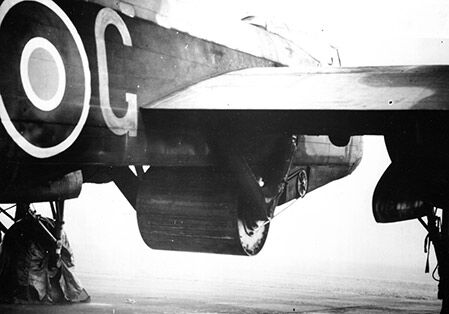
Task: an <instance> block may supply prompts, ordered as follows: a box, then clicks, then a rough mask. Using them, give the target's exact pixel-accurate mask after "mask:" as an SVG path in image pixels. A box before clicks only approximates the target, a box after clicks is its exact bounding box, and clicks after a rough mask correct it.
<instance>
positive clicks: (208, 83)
mask: <svg viewBox="0 0 449 314" xmlns="http://www.w3.org/2000/svg"><path fill="white" fill-rule="evenodd" d="M448 87H449V66H445V65H444V66H443V65H432V66H391V67H358V68H325V69H316V70H301V69H295V68H253V69H246V70H240V71H235V72H230V73H227V74H224V75H220V76H217V77H214V78H211V79H208V80H205V81H202V82H200V83H197V84H195V85H192V86H190V87H188V88H186V89H184V90H181V91H178V92H176V93H174V94H172V95H170V96H168V97H165V98H163V99H161V100H158V101H156V102H153V103H151V104H148V105H146V106H144V107H143V109H178V110H191V109H194V110H195V109H196V110H203V109H205V110H300V111H301V110H318V111H320V110H326V111H327V110H333V111H334V110H343V111H353V110H356V111H359V110H364V111H365V110H366V111H372V110H374V111H385V110H388V111H391V110H399V111H404V110H405V111H410V110H420V109H424V110H449V88H448Z"/></svg>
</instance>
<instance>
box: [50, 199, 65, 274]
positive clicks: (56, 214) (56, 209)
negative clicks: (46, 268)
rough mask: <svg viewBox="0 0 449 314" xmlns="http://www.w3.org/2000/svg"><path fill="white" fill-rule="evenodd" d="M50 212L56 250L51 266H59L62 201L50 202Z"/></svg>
mask: <svg viewBox="0 0 449 314" xmlns="http://www.w3.org/2000/svg"><path fill="white" fill-rule="evenodd" d="M50 207H51V212H52V214H53V219H54V220H55V240H56V250H55V255H54V259H53V260H52V261H51V266H58V267H59V266H60V265H59V264H60V259H61V250H62V227H63V226H64V201H56V202H50Z"/></svg>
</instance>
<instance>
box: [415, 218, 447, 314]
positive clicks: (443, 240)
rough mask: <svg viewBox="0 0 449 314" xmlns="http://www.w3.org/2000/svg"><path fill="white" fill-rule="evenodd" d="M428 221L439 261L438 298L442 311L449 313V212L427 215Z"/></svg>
mask: <svg viewBox="0 0 449 314" xmlns="http://www.w3.org/2000/svg"><path fill="white" fill-rule="evenodd" d="M420 221H421V222H422V220H420ZM427 221H428V224H427V225H426V228H427V230H428V231H429V238H430V240H431V241H432V242H433V247H434V249H435V255H436V258H437V262H438V275H439V283H438V299H440V300H442V306H441V313H449V212H447V211H446V210H442V215H441V219H439V218H438V216H436V214H434V213H432V214H431V215H429V216H427Z"/></svg>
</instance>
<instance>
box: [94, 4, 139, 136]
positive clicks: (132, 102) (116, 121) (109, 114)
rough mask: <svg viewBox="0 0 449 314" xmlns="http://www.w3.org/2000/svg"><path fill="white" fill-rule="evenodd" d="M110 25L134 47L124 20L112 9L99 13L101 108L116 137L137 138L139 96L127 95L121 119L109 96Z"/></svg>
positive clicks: (124, 41) (97, 24)
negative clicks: (107, 39)
mask: <svg viewBox="0 0 449 314" xmlns="http://www.w3.org/2000/svg"><path fill="white" fill-rule="evenodd" d="M109 25H113V26H115V27H116V28H117V29H118V31H119V32H120V35H121V36H122V40H123V44H124V45H125V46H127V47H132V41H131V35H130V34H129V30H128V28H127V27H126V24H125V22H124V21H123V19H122V18H121V17H120V16H119V15H118V14H117V12H115V11H114V10H112V9H109V8H104V9H102V10H101V11H100V12H98V15H97V19H96V21H95V40H96V44H97V58H98V82H99V90H100V106H101V112H102V113H103V117H104V120H105V122H106V125H107V126H108V128H109V129H110V130H111V131H112V132H113V133H114V134H116V135H125V134H129V136H132V137H135V136H137V95H135V94H131V93H126V101H127V103H128V110H127V112H126V114H125V116H123V117H121V118H119V117H117V116H116V115H115V113H114V111H112V107H111V101H110V98H109V96H110V94H109V74H108V61H107V56H106V43H105V38H104V37H105V31H106V28H107V27H108V26H109Z"/></svg>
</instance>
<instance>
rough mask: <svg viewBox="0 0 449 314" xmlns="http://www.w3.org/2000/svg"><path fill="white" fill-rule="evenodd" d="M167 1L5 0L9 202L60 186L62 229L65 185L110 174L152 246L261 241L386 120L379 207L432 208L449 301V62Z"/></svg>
mask: <svg viewBox="0 0 449 314" xmlns="http://www.w3.org/2000/svg"><path fill="white" fill-rule="evenodd" d="M171 14H172V12H171V7H170V2H168V1H162V0H147V1H144V0H127V1H108V0H83V1H82V0H78V1H74V0H71V1H65V0H54V1H52V0H4V1H2V2H1V4H0V58H1V62H0V68H1V71H0V119H1V126H0V152H1V154H0V156H1V157H0V158H1V162H0V168H1V176H0V185H1V189H0V203H5V204H16V213H15V217H13V218H14V219H15V220H19V219H21V218H23V217H24V216H25V215H27V214H28V211H29V205H30V204H32V203H36V202H49V203H50V204H51V207H52V209H53V212H54V216H55V230H56V232H55V233H54V234H53V235H52V236H53V237H54V238H55V240H56V243H60V241H61V229H62V225H63V220H64V217H63V214H64V201H65V200H67V199H72V198H76V197H78V196H79V194H80V191H81V188H82V185H83V183H99V184H100V183H108V182H114V183H115V184H116V185H117V187H118V188H119V189H120V191H121V192H122V193H123V195H124V197H126V199H127V200H128V201H129V203H130V204H131V205H132V206H133V207H134V209H135V210H136V212H137V219H138V226H139V229H140V233H141V235H142V238H143V239H144V241H145V243H146V244H147V245H148V246H149V247H151V248H153V249H161V250H175V251H190V252H207V253H218V254H234V255H254V254H257V253H258V252H259V251H260V250H261V249H262V247H263V245H264V243H265V240H266V238H267V235H268V231H269V226H270V223H271V219H272V217H273V215H274V210H275V208H276V206H278V205H281V204H284V203H286V202H289V201H291V200H293V199H297V198H302V197H305V196H306V195H307V193H309V192H311V191H313V190H315V189H317V188H319V187H321V186H323V185H325V184H327V183H329V182H331V181H334V180H337V179H339V178H342V177H344V176H347V175H349V174H351V172H352V171H354V169H355V168H356V167H357V166H358V164H359V163H360V160H361V158H362V151H363V149H362V148H363V147H362V137H361V136H362V135H383V136H384V137H385V142H386V146H387V150H388V153H389V156H390V158H391V160H392V163H391V165H390V166H389V167H388V169H387V170H386V171H385V173H384V175H383V176H382V178H381V179H380V181H379V183H378V185H377V187H376V190H375V192H374V195H373V202H372V206H373V213H374V218H375V219H376V221H377V222H380V223H389V222H397V221H403V220H408V219H419V220H420V222H421V223H422V224H423V225H424V227H425V228H426V229H427V230H428V231H429V236H430V240H431V241H432V242H433V244H434V247H435V251H436V255H437V260H438V263H439V268H438V273H439V277H440V282H439V295H438V296H439V298H440V299H442V300H443V310H444V309H445V308H446V307H448V306H449V304H448V303H449V286H448V285H449V277H448V276H449V256H448V254H449V239H448V237H449V233H448V232H449V220H448V218H447V217H449V216H447V215H446V212H445V210H446V208H447V207H448V205H447V204H446V203H447V198H446V196H445V195H446V193H447V191H448V190H449V166H448V162H447V160H449V159H448V157H449V156H448V151H447V150H446V149H445V147H447V146H448V145H449V126H448V123H447V121H448V118H449V115H448V109H449V106H448V100H449V89H448V86H449V85H448V82H449V67H448V66H442V65H432V66H385V67H382V66H377V67H340V66H339V65H340V64H339V55H338V51H337V50H336V49H333V48H332V47H329V50H328V54H327V58H321V57H320V58H319V57H316V56H314V55H313V54H312V53H310V52H308V51H307V49H305V48H304V47H301V46H300V44H301V43H297V42H295V41H293V40H291V39H289V38H287V37H285V36H283V35H282V34H279V33H276V32H274V31H271V30H270V29H269V28H267V27H266V25H260V24H257V23H255V22H254V20H253V19H252V18H251V17H247V18H244V19H243V20H242V21H239V22H238V23H237V22H236V23H231V24H229V25H226V28H220V27H212V26H210V27H204V25H203V26H198V25H195V22H194V21H189V23H188V22H186V21H180V20H179V19H176V18H172V15H171ZM148 166H149V167H148ZM133 170H134V171H133ZM436 209H442V211H437V210H436ZM1 211H2V212H3V213H6V214H8V212H7V211H6V210H1ZM440 212H442V214H441V215H442V216H443V217H439V216H438V215H437V214H438V213H440ZM446 216H447V217H446ZM0 228H1V230H2V231H3V232H4V233H7V232H8V228H7V227H6V226H4V225H3V224H1V223H0ZM58 247H59V250H60V245H58V244H57V245H56V246H55V249H56V250H58Z"/></svg>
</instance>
